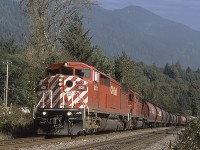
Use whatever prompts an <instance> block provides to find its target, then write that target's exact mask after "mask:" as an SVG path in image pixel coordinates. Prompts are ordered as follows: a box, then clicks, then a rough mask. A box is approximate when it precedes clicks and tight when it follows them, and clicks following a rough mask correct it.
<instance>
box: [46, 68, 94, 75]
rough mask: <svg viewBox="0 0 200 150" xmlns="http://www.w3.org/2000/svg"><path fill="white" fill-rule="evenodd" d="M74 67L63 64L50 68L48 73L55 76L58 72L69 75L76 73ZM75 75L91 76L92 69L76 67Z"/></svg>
mask: <svg viewBox="0 0 200 150" xmlns="http://www.w3.org/2000/svg"><path fill="white" fill-rule="evenodd" d="M73 70H74V68H71V67H66V66H62V67H60V68H54V69H48V70H47V75H48V76H54V75H56V74H62V75H67V76H72V75H74V71H73ZM75 75H76V76H78V77H80V78H90V70H89V69H75Z"/></svg>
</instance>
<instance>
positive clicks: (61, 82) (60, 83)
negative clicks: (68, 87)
mask: <svg viewBox="0 0 200 150" xmlns="http://www.w3.org/2000/svg"><path fill="white" fill-rule="evenodd" d="M62 85H63V76H60V77H59V79H58V86H62Z"/></svg>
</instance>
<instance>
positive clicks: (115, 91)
mask: <svg viewBox="0 0 200 150" xmlns="http://www.w3.org/2000/svg"><path fill="white" fill-rule="evenodd" d="M110 93H111V94H112V95H115V96H117V88H116V87H114V86H111V87H110Z"/></svg>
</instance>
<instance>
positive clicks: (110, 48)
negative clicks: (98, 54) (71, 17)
mask: <svg viewBox="0 0 200 150" xmlns="http://www.w3.org/2000/svg"><path fill="white" fill-rule="evenodd" d="M86 16H87V17H86V18H88V19H86V20H85V28H86V29H89V30H90V36H91V37H92V42H93V44H94V45H96V44H97V45H99V46H100V47H101V48H102V49H103V50H104V51H105V53H106V54H107V55H108V56H109V57H113V56H116V55H119V54H121V52H122V51H125V52H126V53H127V54H128V56H129V57H130V58H131V59H134V60H136V61H143V62H145V63H147V64H156V65H157V66H164V65H165V64H166V63H169V64H172V63H176V62H180V63H181V65H182V66H183V67H188V66H190V67H191V68H195V69H196V68H199V67H200V65H199V64H200V59H199V57H200V32H199V31H196V30H193V29H191V28H189V27H187V26H185V25H183V24H180V23H176V22H173V21H170V20H167V19H164V18H162V17H160V16H158V15H156V14H154V13H152V12H150V11H148V10H146V9H143V8H141V7H138V6H129V7H126V8H124V9H120V10H106V9H103V8H101V7H97V6H95V7H94V8H92V9H91V10H90V11H89V12H88V13H87V15H86Z"/></svg>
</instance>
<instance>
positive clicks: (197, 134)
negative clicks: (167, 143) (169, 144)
mask: <svg viewBox="0 0 200 150" xmlns="http://www.w3.org/2000/svg"><path fill="white" fill-rule="evenodd" d="M198 149H200V119H195V120H192V121H191V122H189V123H188V124H187V126H186V127H185V130H184V131H182V132H181V133H180V135H179V136H178V139H177V141H176V145H175V147H174V150H198Z"/></svg>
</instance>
